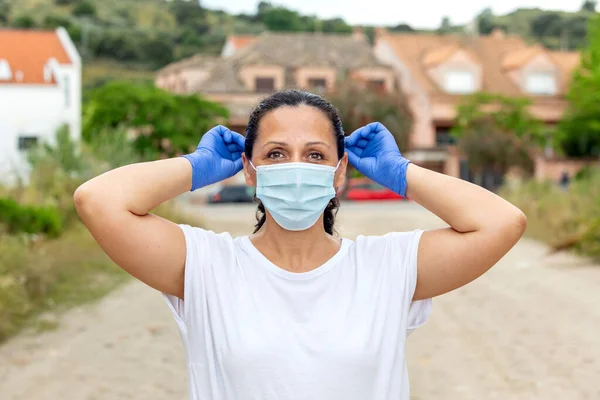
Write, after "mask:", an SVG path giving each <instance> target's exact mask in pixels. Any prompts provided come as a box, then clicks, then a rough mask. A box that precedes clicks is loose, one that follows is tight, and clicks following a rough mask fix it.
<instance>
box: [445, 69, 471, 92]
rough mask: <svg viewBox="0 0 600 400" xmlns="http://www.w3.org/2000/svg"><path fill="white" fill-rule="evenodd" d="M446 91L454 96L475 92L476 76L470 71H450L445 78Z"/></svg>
mask: <svg viewBox="0 0 600 400" xmlns="http://www.w3.org/2000/svg"><path fill="white" fill-rule="evenodd" d="M444 89H445V90H446V91H447V92H448V93H452V94H467V93H473V92H475V76H474V74H473V73H472V72H469V71H449V72H447V73H446V74H445V76H444Z"/></svg>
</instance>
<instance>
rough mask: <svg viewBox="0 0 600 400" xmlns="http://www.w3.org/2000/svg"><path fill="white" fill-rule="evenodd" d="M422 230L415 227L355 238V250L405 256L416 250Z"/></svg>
mask: <svg viewBox="0 0 600 400" xmlns="http://www.w3.org/2000/svg"><path fill="white" fill-rule="evenodd" d="M423 232H424V230H422V229H416V230H413V231H407V232H390V233H386V234H385V235H380V236H363V235H360V236H358V237H357V238H356V241H355V246H356V250H357V251H360V252H368V253H371V254H374V255H375V254H384V253H390V254H393V255H395V256H397V257H402V256H406V255H407V254H409V253H410V252H411V251H413V250H416V248H417V247H418V245H419V241H420V239H421V235H422V234H423Z"/></svg>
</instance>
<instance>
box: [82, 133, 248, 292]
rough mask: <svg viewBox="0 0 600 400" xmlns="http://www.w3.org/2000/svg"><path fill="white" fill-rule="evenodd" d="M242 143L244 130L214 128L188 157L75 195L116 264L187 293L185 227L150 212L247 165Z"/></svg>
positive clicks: (150, 165)
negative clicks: (243, 155) (184, 290)
mask: <svg viewBox="0 0 600 400" xmlns="http://www.w3.org/2000/svg"><path fill="white" fill-rule="evenodd" d="M243 148H244V138H243V137H242V136H241V135H239V134H237V133H235V132H231V131H229V130H228V129H227V128H225V127H223V126H218V127H215V128H213V129H211V130H210V131H209V132H207V133H206V134H205V135H204V136H203V138H202V140H201V141H200V144H199V145H198V148H197V149H196V151H195V152H194V153H192V154H189V155H186V156H185V158H183V157H178V158H172V159H168V160H161V161H152V162H146V163H138V164H132V165H127V166H124V167H121V168H117V169H114V170H112V171H108V172H106V173H104V174H102V175H100V176H97V177H95V178H93V179H91V180H89V181H88V182H86V183H84V184H83V185H81V186H80V187H79V188H77V190H76V191H75V194H74V196H73V198H74V202H75V207H76V209H77V213H78V214H79V216H80V218H81V220H82V221H83V223H84V224H85V226H86V227H87V228H88V230H89V231H90V232H91V234H92V235H93V236H94V238H95V239H96V241H97V242H98V244H99V245H100V246H101V247H102V249H103V250H104V251H105V252H106V254H108V256H109V257H110V258H111V259H112V260H113V261H114V262H115V263H116V264H117V265H119V266H120V267H121V268H123V269H124V270H125V271H127V272H128V273H130V274H131V275H133V276H134V277H136V278H137V279H139V280H140V281H142V282H144V283H146V284H148V285H149V286H151V287H153V288H155V289H157V290H160V291H162V292H165V293H168V294H171V295H174V296H177V297H179V298H183V282H184V268H185V256H186V249H185V239H184V236H183V232H182V231H181V229H180V228H179V227H178V226H177V225H176V224H175V223H173V222H171V221H168V220H165V219H163V218H160V217H158V216H155V215H152V214H149V212H150V211H151V210H152V209H153V208H155V207H156V206H158V205H159V204H161V203H163V202H165V201H167V200H170V199H172V198H174V197H176V196H178V195H180V194H182V193H184V192H186V191H189V190H190V189H191V190H195V189H197V188H200V187H202V186H206V185H209V184H211V183H215V182H218V181H220V180H223V179H226V178H228V177H230V176H233V175H234V174H235V173H237V172H238V171H239V170H240V169H241V167H242V162H241V152H242V151H243Z"/></svg>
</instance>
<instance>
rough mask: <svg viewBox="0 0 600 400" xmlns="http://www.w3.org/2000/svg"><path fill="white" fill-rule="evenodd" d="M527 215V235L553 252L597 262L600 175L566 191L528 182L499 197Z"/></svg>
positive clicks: (599, 245)
mask: <svg viewBox="0 0 600 400" xmlns="http://www.w3.org/2000/svg"><path fill="white" fill-rule="evenodd" d="M501 194H502V196H503V197H504V198H506V199H507V200H508V201H510V202H511V203H513V204H515V205H516V206H517V207H519V208H520V209H521V210H522V211H523V212H524V213H525V215H527V234H528V235H529V236H531V237H533V238H535V239H538V240H541V241H543V242H546V243H547V244H548V245H549V246H550V247H552V249H553V250H554V251H561V250H574V251H576V252H578V253H580V254H583V255H586V256H589V257H592V258H595V259H600V171H598V172H596V173H591V174H590V175H589V176H587V177H584V178H582V179H578V180H575V181H573V182H572V183H571V185H570V186H569V188H568V190H563V189H561V188H559V187H557V186H556V185H555V184H553V183H552V182H535V181H531V182H528V183H525V184H523V185H521V186H518V187H516V188H513V189H507V188H506V189H504V190H503V192H502V193H501Z"/></svg>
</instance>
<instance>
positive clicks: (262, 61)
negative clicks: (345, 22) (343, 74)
mask: <svg viewBox="0 0 600 400" xmlns="http://www.w3.org/2000/svg"><path fill="white" fill-rule="evenodd" d="M247 65H277V66H281V67H283V68H285V69H286V83H285V85H286V86H293V85H294V82H293V74H292V71H293V70H294V69H296V68H299V67H304V66H315V67H332V68H335V69H338V70H350V69H354V68H361V67H374V66H380V67H384V68H388V67H387V66H385V65H383V64H381V63H379V62H378V61H377V59H376V58H375V56H374V54H373V51H372V48H371V46H370V45H369V43H368V42H367V41H365V40H358V39H356V38H355V37H353V36H352V35H349V34H329V33H273V32H265V33H263V34H261V35H259V36H257V37H256V40H255V41H254V42H253V43H252V44H249V45H247V46H246V47H245V48H243V49H241V50H239V51H237V52H236V53H234V54H233V55H232V56H231V57H229V58H228V59H226V60H222V61H221V62H219V63H217V64H216V65H215V66H214V67H213V72H212V75H211V77H210V78H208V79H207V80H206V81H205V84H203V85H202V87H200V88H197V90H199V91H203V92H240V91H242V92H244V91H248V90H247V89H246V88H245V87H244V85H243V83H242V82H241V81H240V80H239V78H238V75H239V74H238V73H239V70H240V69H241V68H242V67H243V66H247Z"/></svg>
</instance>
